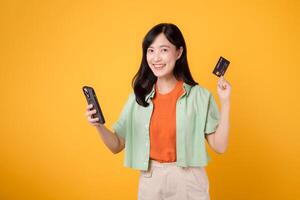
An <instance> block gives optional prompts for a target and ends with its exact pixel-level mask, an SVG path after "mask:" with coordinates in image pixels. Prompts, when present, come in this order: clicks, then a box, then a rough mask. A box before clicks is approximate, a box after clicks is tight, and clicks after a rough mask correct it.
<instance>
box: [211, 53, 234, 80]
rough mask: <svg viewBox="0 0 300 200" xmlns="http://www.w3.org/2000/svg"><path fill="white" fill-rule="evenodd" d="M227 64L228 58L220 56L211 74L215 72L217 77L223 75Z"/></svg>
mask: <svg viewBox="0 0 300 200" xmlns="http://www.w3.org/2000/svg"><path fill="white" fill-rule="evenodd" d="M229 64H230V62H229V60H226V59H225V58H223V57H222V56H221V57H220V59H219V61H218V63H217V64H216V67H215V69H214V71H213V74H215V75H216V76H218V77H220V76H224V74H225V72H226V70H227V68H228V65H229Z"/></svg>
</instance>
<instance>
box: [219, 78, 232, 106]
mask: <svg viewBox="0 0 300 200" xmlns="http://www.w3.org/2000/svg"><path fill="white" fill-rule="evenodd" d="M217 90H218V95H219V98H220V101H221V103H222V104H224V103H227V102H228V103H229V100H230V93H231V85H230V83H229V82H228V81H226V80H225V79H224V77H223V76H221V77H220V78H219V80H218V85H217Z"/></svg>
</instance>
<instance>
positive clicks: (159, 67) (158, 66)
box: [154, 64, 165, 69]
mask: <svg viewBox="0 0 300 200" xmlns="http://www.w3.org/2000/svg"><path fill="white" fill-rule="evenodd" d="M164 66H165V65H163V64H159V65H156V64H154V67H155V68H156V69H161V68H163V67H164Z"/></svg>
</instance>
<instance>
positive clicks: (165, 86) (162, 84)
mask: <svg viewBox="0 0 300 200" xmlns="http://www.w3.org/2000/svg"><path fill="white" fill-rule="evenodd" d="M177 82H178V80H177V79H176V78H175V76H171V77H169V78H165V77H164V78H157V81H156V84H157V89H158V92H159V93H160V94H167V93H169V92H170V91H172V90H173V89H174V87H175V86H176V83H177Z"/></svg>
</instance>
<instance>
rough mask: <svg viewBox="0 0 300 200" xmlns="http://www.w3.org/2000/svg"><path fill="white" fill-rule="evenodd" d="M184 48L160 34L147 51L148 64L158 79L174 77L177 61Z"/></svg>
mask: <svg viewBox="0 0 300 200" xmlns="http://www.w3.org/2000/svg"><path fill="white" fill-rule="evenodd" d="M182 50H183V48H182V47H181V48H180V49H176V46H175V45H173V44H172V43H170V42H169V40H168V39H167V38H166V36H165V35H164V34H163V33H161V34H159V35H158V36H157V37H156V38H155V40H154V41H153V43H152V44H151V45H150V46H149V47H148V49H147V62H148V65H149V67H150V68H151V70H152V72H153V73H154V75H155V76H156V77H157V78H167V77H169V76H173V69H174V67H175V63H176V60H177V59H179V58H180V56H181V54H182Z"/></svg>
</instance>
